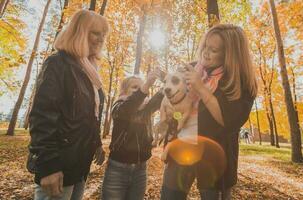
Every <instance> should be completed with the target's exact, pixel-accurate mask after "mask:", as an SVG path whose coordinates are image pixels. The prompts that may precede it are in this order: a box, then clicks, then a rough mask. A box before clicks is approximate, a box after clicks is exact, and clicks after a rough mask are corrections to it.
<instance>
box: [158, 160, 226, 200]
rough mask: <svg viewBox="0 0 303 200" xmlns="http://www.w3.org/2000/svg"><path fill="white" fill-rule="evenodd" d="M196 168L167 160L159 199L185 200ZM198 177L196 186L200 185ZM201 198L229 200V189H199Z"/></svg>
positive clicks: (195, 176)
mask: <svg viewBox="0 0 303 200" xmlns="http://www.w3.org/2000/svg"><path fill="white" fill-rule="evenodd" d="M197 170H198V168H197V167H196V166H195V165H191V166H181V165H178V164H177V163H175V162H169V163H168V164H167V165H166V166H165V170H164V175H163V185H162V190H161V200H186V197H187V194H188V192H189V190H190V188H191V186H192V184H193V182H194V180H195V178H197V173H198V172H197ZM200 181H201V180H199V179H198V188H199V186H200V188H201V185H202V184H200V183H199V182H200ZM199 192H200V197H201V199H202V200H230V199H231V189H230V188H229V189H225V190H224V191H220V190H217V189H200V190H199Z"/></svg>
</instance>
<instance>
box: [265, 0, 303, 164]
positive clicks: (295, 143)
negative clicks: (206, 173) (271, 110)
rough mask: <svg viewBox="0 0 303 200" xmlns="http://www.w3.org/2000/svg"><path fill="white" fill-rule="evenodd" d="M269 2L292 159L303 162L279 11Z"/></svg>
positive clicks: (271, 1)
mask: <svg viewBox="0 0 303 200" xmlns="http://www.w3.org/2000/svg"><path fill="white" fill-rule="evenodd" d="M269 3H270V8H271V13H272V20H273V26H274V30H275V36H276V43H277V48H278V57H279V63H280V68H281V70H280V73H281V77H282V82H283V89H284V98H285V103H286V108H287V114H288V123H289V126H290V133H291V149H292V152H291V160H292V161H293V162H297V163H302V162H303V157H302V150H301V149H302V147H301V145H302V142H301V132H300V125H299V123H298V122H299V119H298V115H296V110H295V107H294V103H293V99H292V95H291V90H290V84H289V80H288V74H287V69H286V62H285V55H284V48H283V41H282V37H281V33H280V27H279V22H278V16H277V11H276V7H275V3H274V1H273V0H269Z"/></svg>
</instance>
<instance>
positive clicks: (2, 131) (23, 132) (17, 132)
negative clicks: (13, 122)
mask: <svg viewBox="0 0 303 200" xmlns="http://www.w3.org/2000/svg"><path fill="white" fill-rule="evenodd" d="M6 131H7V129H0V135H5V134H6ZM15 135H17V136H18V135H29V133H28V130H25V129H24V128H16V129H15Z"/></svg>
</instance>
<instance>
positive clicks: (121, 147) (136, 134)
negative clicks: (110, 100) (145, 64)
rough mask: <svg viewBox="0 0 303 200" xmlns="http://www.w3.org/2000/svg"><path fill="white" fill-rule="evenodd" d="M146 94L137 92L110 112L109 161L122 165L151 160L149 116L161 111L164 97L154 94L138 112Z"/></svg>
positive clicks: (114, 106) (160, 94) (115, 105)
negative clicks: (111, 120) (111, 124)
mask: <svg viewBox="0 0 303 200" xmlns="http://www.w3.org/2000/svg"><path fill="white" fill-rule="evenodd" d="M145 97H146V94H144V93H143V92H141V90H138V91H136V92H134V93H133V94H132V95H131V96H129V97H128V98H127V99H125V100H118V101H116V102H115V103H114V105H113V109H112V118H113V123H114V124H113V131H112V140H111V144H110V155H109V157H110V159H113V160H115V161H118V162H123V163H140V162H144V161H146V160H148V159H149V158H150V157H151V149H152V145H151V143H152V140H153V138H152V135H151V128H150V125H151V123H150V118H151V115H152V114H153V113H154V112H155V111H156V110H158V109H159V108H160V104H161V101H162V99H163V94H162V92H161V91H159V92H158V93H156V94H155V95H154V96H153V97H152V98H151V99H150V100H149V102H148V103H147V104H146V105H145V107H144V108H143V109H141V110H138V108H139V106H140V105H141V104H142V102H143V101H144V99H145Z"/></svg>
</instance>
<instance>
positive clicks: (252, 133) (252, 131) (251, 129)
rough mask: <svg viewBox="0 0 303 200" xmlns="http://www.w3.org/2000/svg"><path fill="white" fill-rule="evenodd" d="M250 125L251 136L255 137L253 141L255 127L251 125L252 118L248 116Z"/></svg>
mask: <svg viewBox="0 0 303 200" xmlns="http://www.w3.org/2000/svg"><path fill="white" fill-rule="evenodd" d="M248 123H249V130H250V134H251V135H252V136H253V139H254V130H253V126H252V124H251V120H250V116H248Z"/></svg>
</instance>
